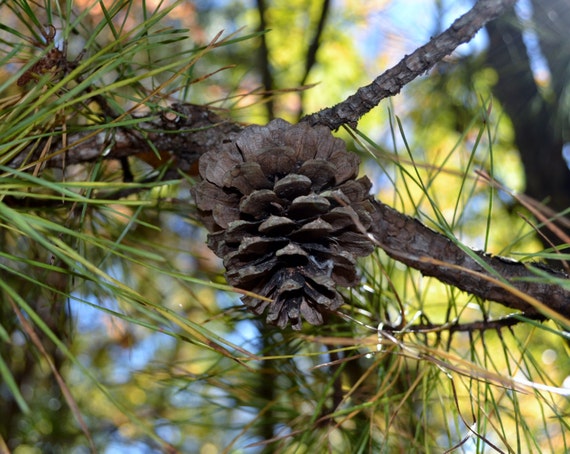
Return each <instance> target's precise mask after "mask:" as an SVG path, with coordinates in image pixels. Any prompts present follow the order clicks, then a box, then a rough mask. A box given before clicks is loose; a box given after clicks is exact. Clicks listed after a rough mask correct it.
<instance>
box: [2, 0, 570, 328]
mask: <svg viewBox="0 0 570 454" xmlns="http://www.w3.org/2000/svg"><path fill="white" fill-rule="evenodd" d="M513 3H514V1H513V0H504V1H498V0H481V1H479V2H478V3H477V4H476V5H475V7H474V8H473V9H472V10H471V11H470V12H468V13H467V14H465V15H464V16H462V17H461V18H460V19H458V20H457V21H455V23H454V24H453V25H452V26H451V27H450V28H449V29H448V30H447V31H445V32H444V33H442V34H441V35H439V36H438V37H436V38H434V39H433V40H431V41H430V42H429V43H428V44H426V45H425V46H423V47H421V48H419V49H418V50H417V51H415V52H414V53H413V54H411V55H410V56H408V57H406V58H405V59H404V60H402V62H400V63H399V64H398V65H397V66H395V67H394V68H392V69H390V70H389V71H387V72H386V73H384V74H383V75H381V76H380V77H379V78H378V79H376V80H375V81H374V83H373V84H371V85H369V86H368V87H363V88H362V89H360V90H359V91H358V92H357V94H356V95H353V96H352V97H350V98H349V99H347V100H346V101H344V102H342V103H340V104H338V105H337V106H335V107H333V108H331V109H327V110H324V111H321V112H319V113H317V114H314V115H310V116H308V117H305V119H304V121H307V122H310V123H311V124H319V123H320V124H326V125H327V126H328V127H329V128H331V129H336V128H338V127H339V126H340V125H342V124H346V123H354V122H356V121H358V119H359V118H360V116H361V115H363V114H364V113H365V112H366V111H368V110H369V109H370V108H372V107H374V106H375V105H376V104H377V103H378V102H379V100H380V99H383V98H385V97H388V96H392V95H394V94H396V93H397V92H398V91H399V90H400V89H401V88H402V87H403V86H404V85H405V84H406V83H408V82H409V81H410V80H412V79H413V78H415V77H417V76H418V75H419V74H421V73H423V72H425V71H426V70H427V69H429V68H430V67H432V66H433V65H434V64H435V63H436V62H437V61H439V60H440V59H441V58H443V57H444V56H445V55H447V54H449V53H450V52H451V51H452V50H453V49H455V48H456V47H457V46H458V45H459V44H461V43H463V42H466V41H468V40H469V39H470V38H471V37H472V36H473V35H474V34H475V33H476V32H477V30H479V29H480V28H481V27H482V26H483V25H484V24H485V23H486V22H487V21H489V20H492V19H493V18H495V17H497V15H499V14H500V13H501V12H502V11H504V10H505V9H506V8H508V7H509V6H511V5H512V4H513ZM241 129H242V126H241V125H239V124H236V123H233V122H231V121H225V120H223V119H222V118H221V117H220V116H219V115H217V114H216V113H215V112H213V111H212V110H211V109H209V108H207V107H204V106H196V105H191V104H175V105H173V106H172V107H171V108H170V109H167V110H165V111H164V112H162V113H161V112H157V113H155V114H153V115H152V117H149V118H145V119H144V120H143V119H141V122H140V123H139V124H138V125H137V128H136V129H135V128H126V127H117V128H116V130H114V132H113V134H109V133H108V130H106V131H104V132H96V133H87V132H81V133H73V134H71V133H69V134H67V136H66V143H68V144H69V145H68V146H67V147H62V142H61V140H60V141H57V140H53V143H52V147H51V149H52V150H56V151H55V152H54V153H53V154H52V155H50V156H46V157H45V161H44V163H45V164H46V166H52V167H55V166H61V165H63V163H64V162H65V163H66V164H67V165H69V164H78V163H85V162H90V161H94V160H97V159H121V158H124V157H129V156H135V157H136V156H139V157H140V156H142V155H144V154H147V155H148V154H149V153H150V154H153V155H156V156H157V157H158V158H160V159H162V162H164V163H168V162H169V161H170V162H171V164H170V167H169V168H168V169H167V171H166V172H165V173H164V174H163V178H178V177H179V176H180V174H179V171H180V170H182V171H183V172H190V170H191V169H192V168H193V166H195V165H196V163H197V160H198V158H199V157H200V156H201V155H202V154H204V153H205V152H206V151H208V150H211V149H215V148H217V147H219V145H220V144H221V143H224V142H228V141H232V140H234V139H235V137H236V135H237V133H238V132H239V131H241ZM36 148H37V149H38V150H41V149H42V148H43V147H41V146H40V147H36ZM104 150H105V153H103V151H104ZM103 154H104V156H103ZM64 155H65V160H64ZM24 157H25V158H24ZM38 157H39V156H37V155H36V156H35V155H33V154H32V155H31V156H30V155H29V154H28V150H24V152H23V153H21V154H20V155H19V156H17V157H16V158H14V159H13V160H12V162H11V163H10V164H9V165H10V166H11V167H14V168H21V166H22V165H24V164H25V162H24V159H27V160H28V161H27V162H33V161H34V158H35V159H37V158H38ZM375 207H376V210H377V214H378V216H377V218H378V219H379V222H378V224H377V226H376V228H375V229H374V230H373V233H374V238H375V241H376V242H377V244H378V246H379V247H381V248H382V249H383V250H384V251H386V253H387V254H388V255H389V256H391V257H393V258H394V259H396V260H398V261H400V262H402V263H404V264H406V265H408V266H410V267H412V268H415V269H417V270H419V271H421V272H422V273H423V274H425V275H427V276H433V277H435V278H437V279H439V280H440V281H442V282H444V283H447V284H450V285H453V286H455V287H457V288H459V289H461V290H464V291H466V292H468V293H471V294H473V295H476V296H478V297H480V298H482V299H486V300H492V301H496V302H498V303H501V304H503V305H504V306H506V307H509V308H511V309H515V310H518V311H522V312H523V313H524V314H525V316H527V317H534V318H541V317H544V318H552V319H555V320H557V321H559V322H560V321H561V322H563V323H566V320H563V319H564V318H565V319H570V290H568V289H567V288H565V287H562V286H561V285H556V284H549V283H544V282H539V281H540V279H538V278H539V274H540V273H542V275H543V277H544V274H546V275H549V276H551V277H552V278H554V279H553V280H557V279H558V280H559V282H563V280H565V279H568V276H566V275H564V274H561V273H558V272H556V271H554V270H550V269H548V268H542V267H541V268H537V267H533V266H529V265H526V264H523V263H520V262H516V261H512V260H508V259H503V258H501V257H492V256H489V255H487V254H485V253H483V252H474V251H470V250H468V249H467V248H464V247H460V246H459V244H458V243H454V242H452V241H451V240H450V239H449V238H448V237H446V236H444V235H442V234H439V233H437V232H434V231H432V230H431V229H429V228H427V227H426V226H424V225H423V224H421V223H420V222H419V221H417V220H415V219H413V218H410V217H408V216H406V215H404V214H402V213H399V212H398V211H396V210H394V209H392V208H390V207H388V206H386V205H384V204H383V203H381V202H379V201H376V202H375ZM543 281H544V279H543Z"/></svg>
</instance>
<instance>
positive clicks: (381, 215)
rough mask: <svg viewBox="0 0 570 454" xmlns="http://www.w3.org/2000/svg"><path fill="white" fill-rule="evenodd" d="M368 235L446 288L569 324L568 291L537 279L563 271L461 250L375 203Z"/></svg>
mask: <svg viewBox="0 0 570 454" xmlns="http://www.w3.org/2000/svg"><path fill="white" fill-rule="evenodd" d="M375 208H376V221H377V222H376V225H375V226H374V228H373V231H372V234H373V236H374V238H375V239H376V241H377V244H378V246H379V247H380V248H382V249H383V250H384V251H385V252H386V254H388V255H389V256H390V257H392V258H393V259H395V260H398V261H399V262H402V263H404V264H406V265H408V266H410V267H412V268H415V269H417V270H419V271H421V272H422V274H424V275H425V276H432V277H435V278H437V279H438V280H440V281H441V282H444V283H446V284H450V285H453V286H454V287H457V288H458V289H460V290H463V291H465V292H468V293H470V294H472V295H475V296H478V297H480V298H482V299H485V300H491V301H496V302H498V303H501V304H503V305H504V306H506V307H509V308H511V309H515V310H518V311H522V312H523V313H524V314H525V316H526V317H535V318H551V315H552V314H548V312H549V310H551V311H554V312H556V313H557V314H560V315H562V316H563V317H565V318H566V319H568V320H570V290H568V289H566V288H564V287H562V286H559V285H556V284H546V283H544V282H541V281H540V279H537V278H538V276H539V275H540V274H545V273H546V274H548V275H550V276H552V277H553V278H557V279H568V276H567V275H566V274H564V273H561V272H557V271H554V270H551V269H549V268H547V267H543V266H541V265H539V264H534V265H533V266H531V265H527V264H524V263H521V262H517V261H515V260H511V259H506V258H503V257H498V256H490V255H488V254H486V253H484V252H478V251H472V250H470V249H467V248H466V247H460V246H459V245H458V244H457V243H454V242H452V241H451V240H450V239H449V238H448V237H446V236H444V235H442V234H440V233H437V232H434V231H433V230H431V229H429V228H428V227H426V226H425V225H423V224H422V223H421V222H419V221H418V220H416V219H413V218H411V217H409V216H406V215H405V214H402V213H400V212H398V211H396V210H394V209H392V208H390V207H389V206H387V205H385V204H383V203H382V202H379V201H376V203H375Z"/></svg>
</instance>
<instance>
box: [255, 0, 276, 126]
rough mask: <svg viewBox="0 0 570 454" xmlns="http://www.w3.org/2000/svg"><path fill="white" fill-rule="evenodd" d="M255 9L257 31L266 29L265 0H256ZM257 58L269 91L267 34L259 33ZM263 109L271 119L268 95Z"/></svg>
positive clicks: (271, 113) (271, 106) (271, 107)
mask: <svg viewBox="0 0 570 454" xmlns="http://www.w3.org/2000/svg"><path fill="white" fill-rule="evenodd" d="M256 3H257V11H258V14H259V31H261V32H265V31H267V23H266V22H265V12H266V10H267V6H266V4H265V0H257V1H256ZM259 59H260V67H261V78H262V81H263V87H264V89H265V91H266V92H271V90H273V86H274V82H273V75H272V73H271V63H270V62H269V46H268V45H267V34H266V33H262V35H261V46H260V47H259ZM265 109H266V110H267V116H268V118H269V119H270V120H271V119H273V117H274V102H273V99H272V98H271V95H269V96H268V97H267V98H266V102H265Z"/></svg>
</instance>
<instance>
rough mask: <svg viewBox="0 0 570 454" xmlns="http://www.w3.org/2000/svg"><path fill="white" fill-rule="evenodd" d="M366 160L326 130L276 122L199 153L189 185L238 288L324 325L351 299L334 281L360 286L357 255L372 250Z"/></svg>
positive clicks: (284, 321) (265, 308)
mask: <svg viewBox="0 0 570 454" xmlns="http://www.w3.org/2000/svg"><path fill="white" fill-rule="evenodd" d="M358 166H359V159H358V157H357V156H356V155H355V154H353V153H349V152H348V151H347V150H346V148H345V145H344V142H342V141H341V140H340V139H336V138H334V137H333V136H332V134H331V133H330V131H329V130H328V129H327V128H324V127H314V128H313V127H310V126H309V125H305V124H302V125H290V124H288V123H286V122H284V121H283V120H274V121H272V122H270V123H269V124H268V125H267V126H251V127H249V128H246V129H244V130H243V131H242V133H240V135H239V136H238V137H237V139H236V140H235V142H230V143H227V144H223V145H222V149H221V150H212V151H211V152H208V153H205V154H204V155H203V156H202V157H201V159H200V166H199V168H200V175H201V177H202V179H203V180H202V181H201V182H200V183H198V184H197V185H196V186H195V187H194V188H193V190H192V192H193V195H194V198H195V201H196V206H197V208H198V212H199V213H200V216H201V219H202V221H203V222H204V224H205V225H206V227H207V228H208V230H209V231H210V235H209V237H208V245H209V246H210V248H211V249H212V250H213V251H214V252H215V253H216V254H217V255H218V256H220V257H222V258H223V262H224V266H225V267H226V278H227V280H228V283H230V284H231V285H233V286H235V287H238V288H241V289H244V290H248V291H251V292H253V293H255V294H257V295H259V296H260V297H263V298H269V299H270V300H271V301H266V300H265V299H261V298H256V297H254V296H244V297H242V301H243V302H244V303H245V304H246V306H248V307H249V308H250V309H251V311H252V312H254V313H256V314H262V313H264V312H266V321H267V322H268V323H270V324H275V325H277V326H278V327H281V328H284V327H285V326H287V325H288V324H290V325H291V326H292V328H293V329H301V327H302V323H303V320H306V321H307V322H308V323H310V324H314V325H319V324H322V323H323V322H324V320H325V316H326V314H327V313H329V312H331V311H335V310H337V309H338V308H339V307H340V306H342V304H343V303H344V300H343V297H342V296H341V294H340V293H339V292H338V290H337V288H336V287H337V286H354V285H356V284H357V283H358V273H357V271H356V259H357V258H358V257H363V256H366V255H368V254H370V253H371V252H372V250H373V247H374V246H373V244H372V242H371V240H370V238H369V237H368V235H367V233H366V230H367V229H368V228H369V227H370V226H371V225H372V223H373V220H372V213H371V211H372V210H371V206H372V205H371V202H370V195H369V191H370V187H371V184H370V181H369V180H368V178H366V177H363V178H360V179H356V177H357V175H358Z"/></svg>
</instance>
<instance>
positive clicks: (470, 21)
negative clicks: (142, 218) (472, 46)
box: [301, 0, 516, 130]
mask: <svg viewBox="0 0 570 454" xmlns="http://www.w3.org/2000/svg"><path fill="white" fill-rule="evenodd" d="M515 2H516V0H479V1H478V2H477V3H476V4H475V6H474V7H473V8H472V9H471V10H470V11H469V12H467V13H466V14H464V15H463V16H461V17H460V18H459V19H457V20H456V21H455V22H453V24H452V25H451V27H449V28H448V29H447V30H445V31H444V32H443V33H441V34H440V35H438V36H436V37H435V38H433V39H432V40H430V41H429V42H428V43H427V44H425V45H423V46H421V47H419V48H418V49H416V50H415V51H414V52H412V53H411V54H410V55H407V56H406V57H404V58H403V59H402V60H401V61H400V63H398V64H397V65H396V66H394V67H392V68H390V69H389V70H387V71H386V72H384V73H383V74H381V75H380V76H378V77H377V78H376V79H375V80H374V81H373V82H372V83H371V84H370V85H367V86H365V87H361V88H359V89H358V90H357V92H356V93H355V94H353V95H351V96H349V97H348V98H347V99H346V100H344V101H342V102H340V103H339V104H337V105H335V106H333V107H329V108H327V109H323V110H321V111H319V112H317V113H314V114H312V115H307V116H306V117H304V118H303V119H302V120H301V121H306V122H308V123H309V124H311V125H325V126H328V127H329V128H330V129H332V130H335V129H338V128H339V127H340V126H342V125H345V124H348V125H350V126H352V127H355V126H356V124H357V123H358V120H359V119H360V118H361V117H362V116H363V115H364V114H366V113H367V112H369V111H370V110H371V109H373V108H374V107H376V106H377V105H378V104H379V103H380V101H382V100H383V99H385V98H389V97H390V96H394V95H396V94H398V93H399V92H400V90H401V89H402V88H403V87H404V86H405V85H406V84H408V83H409V82H411V81H412V80H414V79H415V78H416V77H418V76H421V75H422V74H424V73H425V72H426V71H428V70H429V69H431V68H432V67H433V66H434V65H435V64H436V63H438V62H439V61H441V60H442V59H443V58H444V57H446V56H447V55H449V54H451V53H452V52H453V51H454V50H455V49H456V48H457V47H458V46H459V45H461V44H464V43H466V42H469V41H470V40H471V39H472V38H473V36H475V34H476V33H477V32H478V31H479V30H480V29H481V28H482V27H483V26H484V25H485V24H486V23H487V22H489V21H492V20H493V19H496V18H497V17H499V16H500V15H501V14H503V13H504V12H505V11H506V10H507V9H508V8H510V7H512V6H513V5H514V4H515Z"/></svg>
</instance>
